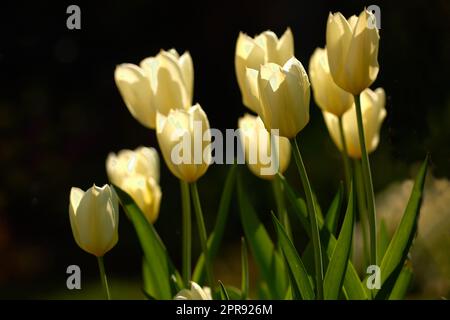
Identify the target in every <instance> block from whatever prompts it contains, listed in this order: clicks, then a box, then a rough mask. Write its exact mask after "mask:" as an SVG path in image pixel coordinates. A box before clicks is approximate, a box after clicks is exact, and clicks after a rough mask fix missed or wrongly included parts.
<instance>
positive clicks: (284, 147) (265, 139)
mask: <svg viewBox="0 0 450 320" xmlns="http://www.w3.org/2000/svg"><path fill="white" fill-rule="evenodd" d="M238 126H239V130H240V137H241V144H242V147H243V149H244V153H245V161H246V163H247V166H248V167H249V169H250V171H251V172H253V173H254V174H255V175H257V176H258V177H260V178H263V179H267V180H271V179H273V178H274V177H275V174H276V173H277V172H280V173H283V172H284V171H286V169H287V168H288V166H289V161H290V159H291V144H290V143H289V140H288V139H287V138H284V137H275V138H277V139H278V143H277V144H278V146H277V147H276V149H275V148H271V137H270V134H269V132H268V131H267V130H266V128H265V127H264V123H263V122H262V120H261V118H260V117H256V116H252V115H250V114H245V115H244V116H243V117H241V118H240V119H239V122H238ZM272 149H273V150H272Z"/></svg>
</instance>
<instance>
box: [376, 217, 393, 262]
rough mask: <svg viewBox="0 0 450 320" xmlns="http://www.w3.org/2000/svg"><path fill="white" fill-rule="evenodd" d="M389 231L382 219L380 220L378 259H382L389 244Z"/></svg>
mask: <svg viewBox="0 0 450 320" xmlns="http://www.w3.org/2000/svg"><path fill="white" fill-rule="evenodd" d="M389 241H390V239H389V233H388V230H387V227H386V223H385V221H384V219H382V220H381V221H380V231H379V234H378V252H377V253H378V261H381V260H382V259H383V256H384V254H385V253H386V250H387V248H388V246H389Z"/></svg>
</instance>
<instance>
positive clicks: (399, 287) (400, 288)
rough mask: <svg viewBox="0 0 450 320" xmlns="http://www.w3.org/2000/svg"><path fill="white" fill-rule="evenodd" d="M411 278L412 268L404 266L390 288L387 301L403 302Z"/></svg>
mask: <svg viewBox="0 0 450 320" xmlns="http://www.w3.org/2000/svg"><path fill="white" fill-rule="evenodd" d="M412 278H413V271H412V268H411V266H410V265H408V264H406V265H405V266H404V267H403V269H402V271H401V272H400V274H399V276H398V278H397V281H396V282H395V285H394V288H392V292H391V294H390V295H389V300H403V299H404V298H405V296H406V293H407V292H408V289H409V286H410V284H411V280H412Z"/></svg>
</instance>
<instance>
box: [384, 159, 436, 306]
mask: <svg viewBox="0 0 450 320" xmlns="http://www.w3.org/2000/svg"><path fill="white" fill-rule="evenodd" d="M427 167H428V156H427V157H426V159H425V161H424V162H423V164H422V165H421V167H420V169H419V173H418V174H417V176H416V181H415V182H414V187H413V189H412V192H411V196H410V198H409V201H408V204H407V206H406V210H405V213H404V214H403V217H402V220H401V221H400V224H399V226H398V227H397V230H396V231H395V233H394V236H393V237H392V240H391V242H390V243H389V246H388V248H387V250H386V253H385V254H384V256H383V260H381V266H380V272H381V289H380V291H379V292H378V294H377V296H376V298H377V299H380V298H381V299H383V298H386V297H388V296H389V293H390V292H391V290H392V287H393V286H394V284H395V280H396V279H397V277H398V275H399V273H400V271H401V270H402V268H403V264H404V262H405V259H406V257H407V255H408V252H409V249H410V247H411V244H412V241H413V239H414V236H415V233H416V229H417V220H418V217H419V212H420V205H421V202H422V196H423V187H424V184H425V176H426V172H427Z"/></svg>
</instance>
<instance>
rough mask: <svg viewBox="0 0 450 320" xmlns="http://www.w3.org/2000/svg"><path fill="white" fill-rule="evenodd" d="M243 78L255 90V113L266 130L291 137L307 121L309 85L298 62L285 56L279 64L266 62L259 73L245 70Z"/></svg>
mask: <svg viewBox="0 0 450 320" xmlns="http://www.w3.org/2000/svg"><path fill="white" fill-rule="evenodd" d="M247 81H248V83H249V85H250V87H251V88H252V91H255V92H258V96H259V103H260V110H259V116H260V117H261V119H262V120H263V122H264V125H265V127H266V129H267V130H268V131H270V130H271V129H279V135H280V136H283V137H286V138H293V137H295V136H296V135H297V133H298V132H300V130H302V129H303V128H304V127H305V126H306V124H307V123H308V121H309V98H310V84H309V80H308V75H307V74H306V71H305V69H304V68H303V66H302V64H301V63H300V61H298V60H297V59H296V58H295V57H292V58H291V59H289V60H288V61H287V62H286V63H285V64H284V66H283V67H281V66H280V65H278V64H275V63H267V64H264V65H262V66H261V67H260V69H259V72H257V71H255V70H253V69H247Z"/></svg>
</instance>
